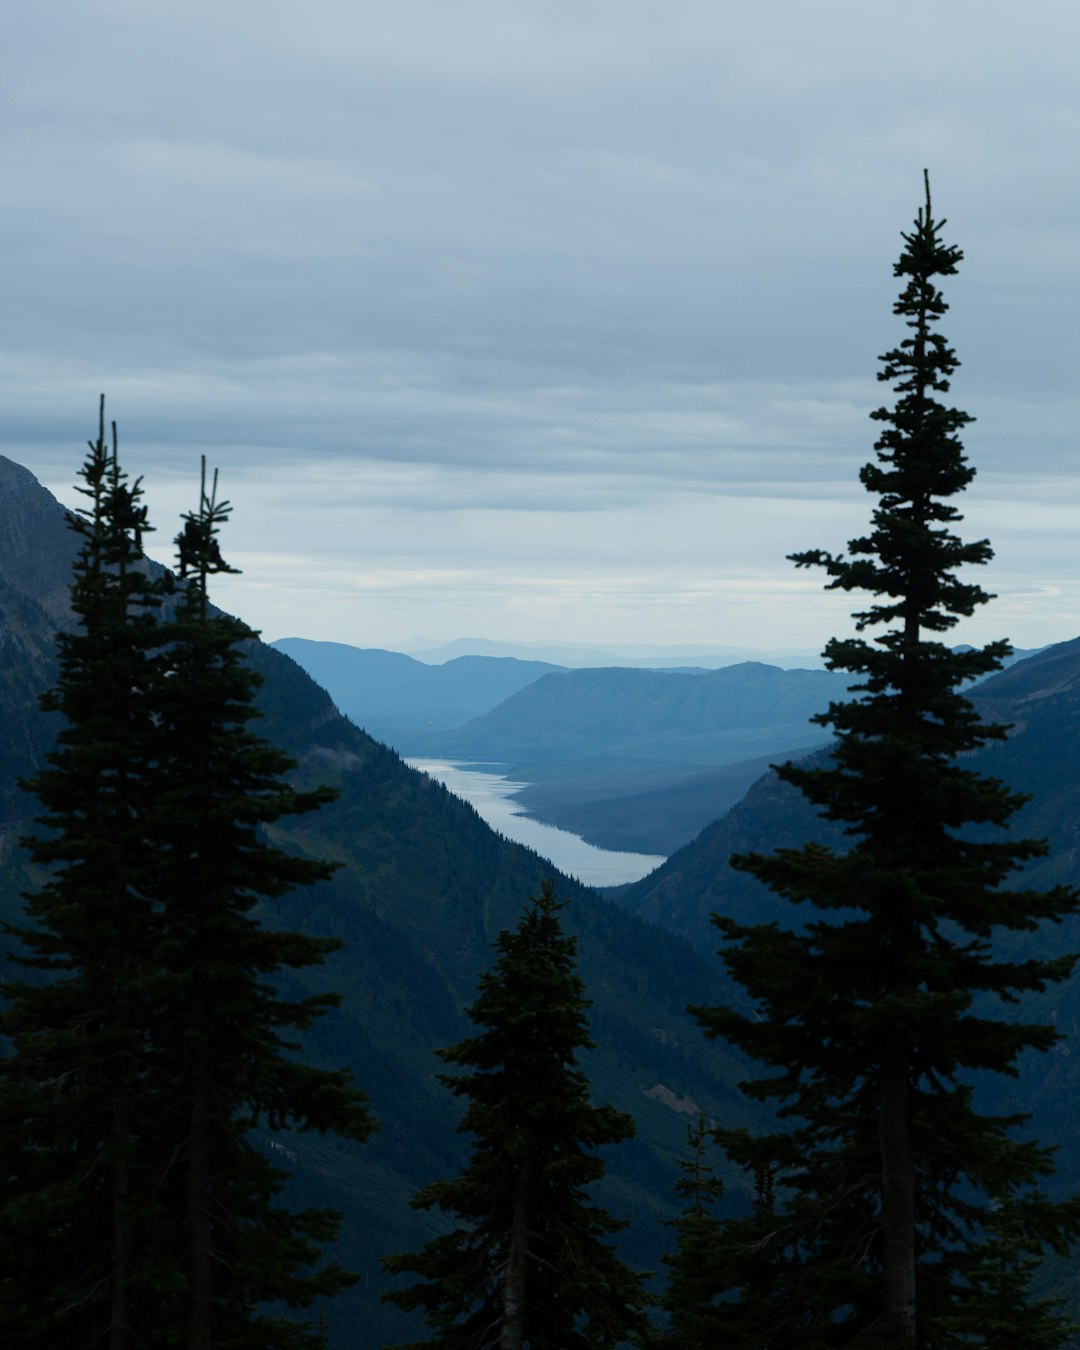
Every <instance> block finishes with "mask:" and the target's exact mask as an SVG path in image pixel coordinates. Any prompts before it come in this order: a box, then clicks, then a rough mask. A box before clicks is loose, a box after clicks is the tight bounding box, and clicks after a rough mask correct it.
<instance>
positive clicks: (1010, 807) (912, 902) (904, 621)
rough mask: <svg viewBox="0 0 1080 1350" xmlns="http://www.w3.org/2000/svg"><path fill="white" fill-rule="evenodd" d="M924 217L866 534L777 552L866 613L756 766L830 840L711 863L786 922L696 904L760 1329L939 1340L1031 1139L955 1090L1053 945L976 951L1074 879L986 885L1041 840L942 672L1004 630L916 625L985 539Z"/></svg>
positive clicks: (788, 1339)
mask: <svg viewBox="0 0 1080 1350" xmlns="http://www.w3.org/2000/svg"><path fill="white" fill-rule="evenodd" d="M943 224H944V222H938V221H935V220H934V218H933V214H932V210H931V202H930V192H929V183H927V189H926V205H925V208H924V209H920V211H919V213H918V216H917V218H916V221H915V226H914V229H913V230H912V231H911V232H910V233H908V234H905V235H904V240H905V248H904V250H903V253H902V256H901V258H900V261H899V262H898V263H897V265H896V268H895V273H896V275H897V276H898V277H900V278H902V279H903V281H904V289H903V292H902V293H901V295H900V298H899V300H898V301H897V303H896V305H895V307H894V312H895V313H896V314H897V315H899V316H901V317H902V318H903V319H904V320H905V322H906V324H907V326H908V329H909V335H908V336H907V337H906V338H905V339H904V340H903V341H902V342H901V343H900V344H899V346H897V347H895V348H894V349H893V350H891V351H889V352H888V353H887V354H886V355H885V356H884V357H883V358H882V360H883V363H884V365H883V369H882V370H881V372H880V374H879V379H881V380H883V381H886V382H896V393H897V395H898V397H897V401H896V404H895V406H894V407H893V408H891V409H890V408H880V409H878V410H877V411H876V412H874V413H873V414H872V417H874V418H875V419H876V420H878V421H880V422H881V423H883V424H884V429H883V432H882V434H881V437H880V439H879V440H878V441H877V443H876V447H875V448H876V450H877V461H876V462H872V463H869V464H867V465H866V466H865V467H864V468H863V470H862V473H861V475H860V476H861V480H862V482H863V485H864V486H865V487H866V489H867V491H869V492H870V493H872V494H875V495H876V496H877V498H878V502H877V505H876V507H875V509H874V512H873V523H872V527H871V530H870V532H869V533H868V534H866V535H865V536H864V537H861V538H858V539H855V540H853V541H852V542H851V544H850V545H849V553H848V554H847V555H846V556H845V555H841V556H833V555H831V554H828V553H825V552H822V551H819V550H814V551H810V552H805V553H799V554H795V555H793V557H794V561H795V562H796V563H797V565H798V566H800V567H808V566H821V567H823V568H824V569H825V570H826V572H827V573H828V576H829V577H830V579H831V580H830V582H829V585H830V588H834V589H835V588H839V589H841V590H844V591H863V592H868V593H869V595H870V596H871V601H870V603H869V604H868V606H867V607H866V608H864V609H862V610H860V611H858V612H857V613H856V614H855V616H854V618H855V622H856V631H857V633H858V634H860V635H861V634H862V633H863V632H864V631H865V630H867V629H870V628H882V627H884V629H885V631H884V632H881V633H879V634H878V635H877V636H876V637H875V638H874V640H873V641H872V642H871V641H868V640H866V639H865V638H863V637H862V636H856V637H855V638H852V639H850V640H835V639H834V640H833V641H831V642H830V643H829V644H828V646H827V647H826V649H825V657H826V664H827V665H828V667H829V668H830V669H832V670H845V671H850V672H852V673H853V674H854V675H855V676H857V677H858V680H857V683H856V684H855V686H854V690H853V692H854V694H855V695H856V696H855V697H853V698H852V699H851V700H850V701H848V702H844V703H837V704H833V705H832V706H831V707H830V708H829V710H828V712H827V713H825V714H823V715H822V716H821V717H820V718H818V719H817V720H819V721H820V722H822V723H823V724H825V725H831V726H832V727H833V729H834V731H835V733H836V741H835V744H834V746H833V749H832V754H831V760H830V761H829V762H828V763H827V764H826V765H825V766H805V765H803V766H797V765H793V764H785V765H783V766H781V767H780V769H779V770H778V772H779V775H780V777H781V778H782V779H783V780H784V781H786V782H788V783H791V784H792V785H794V786H795V787H797V788H798V789H799V790H800V791H801V792H802V793H803V794H804V795H805V796H806V797H807V798H808V799H809V800H810V801H811V802H812V803H813V804H814V805H815V806H816V807H818V808H819V809H820V812H821V814H822V815H823V816H824V817H825V818H826V819H828V820H831V821H837V822H840V823H841V824H842V825H843V828H844V830H845V833H846V834H847V836H848V837H849V839H850V847H849V848H848V849H847V851H840V850H833V849H830V848H827V847H825V846H823V845H821V844H818V843H810V844H807V845H805V846H804V847H802V848H796V849H781V850H779V851H777V852H776V853H774V854H772V855H769V856H763V855H760V854H749V855H746V856H741V857H736V858H734V859H733V860H732V864H733V866H735V867H738V868H742V869H744V870H746V871H748V872H750V873H752V874H753V875H755V876H756V877H758V878H759V879H760V880H761V881H763V882H764V883H766V884H767V885H768V886H769V887H771V888H772V889H773V890H774V891H776V892H777V893H778V894H779V895H780V896H782V897H784V898H785V899H786V900H788V901H791V902H792V903H794V904H796V905H799V904H804V905H808V906H809V907H810V909H811V912H810V913H809V914H808V915H806V916H804V920H803V926H802V927H800V928H798V929H797V930H784V929H781V928H780V926H779V925H778V924H776V923H770V924H763V925H751V926H745V925H740V924H738V923H735V922H733V921H731V920H730V919H726V918H722V917H721V918H717V920H716V922H717V923H718V925H719V927H720V930H721V932H722V933H723V934H724V936H725V938H727V939H729V941H730V944H731V945H729V946H727V947H726V948H725V949H724V950H723V953H722V955H723V959H724V962H725V964H726V965H727V967H728V970H729V971H730V972H731V974H732V975H733V976H734V978H735V979H737V980H738V981H739V983H741V984H742V985H743V986H744V988H745V989H746V990H747V991H748V992H749V994H750V995H751V996H752V998H753V999H754V1001H755V1003H756V1009H757V1010H756V1014H755V1015H754V1016H744V1015H743V1014H741V1013H738V1012H736V1011H734V1010H732V1009H728V1008H714V1009H699V1010H697V1011H698V1013H699V1016H700V1019H701V1021H702V1022H703V1024H704V1026H705V1027H706V1029H707V1031H708V1033H709V1034H710V1035H712V1036H724V1037H726V1038H727V1039H729V1040H730V1041H732V1042H734V1043H735V1044H736V1045H738V1046H739V1047H741V1048H742V1049H743V1050H744V1051H745V1052H747V1053H748V1054H749V1055H750V1056H751V1057H752V1058H753V1059H756V1060H757V1061H759V1062H760V1063H761V1064H763V1065H764V1066H765V1067H766V1068H767V1069H768V1070H770V1071H771V1073H770V1074H769V1076H765V1077H760V1078H757V1079H755V1080H753V1081H752V1082H750V1083H748V1084H746V1085H744V1086H745V1089H746V1091H747V1092H748V1093H749V1095H750V1096H751V1097H753V1098H754V1099H756V1100H758V1101H761V1102H764V1103H772V1104H774V1105H775V1106H776V1107H777V1109H778V1115H779V1117H780V1118H781V1121H782V1122H783V1123H786V1124H787V1125H789V1126H790V1132H788V1133H783V1132H780V1131H779V1130H778V1131H777V1132H776V1133H774V1134H772V1135H769V1136H765V1137H763V1138H754V1137H752V1136H751V1135H750V1134H748V1133H746V1132H728V1133H727V1134H726V1135H724V1143H725V1146H726V1148H727V1151H728V1153H729V1154H730V1156H731V1157H732V1158H733V1159H735V1160H736V1161H737V1162H739V1163H741V1164H743V1165H744V1166H746V1167H748V1168H750V1169H754V1168H756V1167H759V1166H769V1167H772V1168H774V1169H775V1179H776V1183H777V1194H778V1196H780V1197H781V1204H780V1206H779V1213H778V1215H777V1216H776V1222H775V1224H774V1228H773V1239H772V1242H773V1248H774V1250H782V1251H783V1254H784V1260H783V1262H777V1263H775V1267H774V1271H773V1280H772V1286H771V1294H770V1299H769V1307H768V1309H765V1310H764V1311H766V1312H767V1313H768V1314H769V1316H770V1317H771V1318H772V1324H773V1326H774V1328H775V1334H776V1336H777V1338H778V1343H784V1344H796V1343H804V1344H807V1345H815V1344H821V1345H830V1346H832V1345H837V1346H839V1345H850V1344H858V1345H860V1346H862V1345H873V1346H886V1345H889V1346H892V1345H897V1346H903V1347H912V1346H918V1347H920V1350H921V1348H922V1347H935V1346H938V1345H944V1344H948V1343H949V1342H948V1334H947V1333H946V1332H945V1331H944V1330H943V1327H944V1324H945V1319H946V1317H947V1316H949V1315H950V1314H951V1313H952V1312H954V1311H955V1309H956V1308H957V1307H959V1306H960V1305H962V1303H963V1301H964V1299H965V1296H966V1295H965V1282H964V1278H963V1269H964V1264H965V1260H966V1259H967V1255H966V1254H967V1253H968V1251H969V1249H970V1248H971V1247H972V1245H973V1244H976V1245H977V1243H978V1240H979V1238H978V1233H979V1227H980V1224H981V1223H982V1222H983V1221H984V1219H985V1218H986V1204H985V1197H986V1196H987V1195H1005V1196H1016V1195H1023V1194H1027V1193H1028V1192H1029V1191H1030V1190H1031V1188H1032V1187H1033V1186H1034V1184H1035V1183H1036V1182H1037V1180H1038V1179H1039V1178H1041V1177H1045V1176H1046V1175H1047V1174H1049V1172H1050V1171H1051V1150H1050V1149H1047V1148H1044V1147H1041V1146H1039V1145H1038V1144H1037V1143H1034V1142H1020V1141H1019V1140H1017V1138H1016V1137H1015V1134H1014V1127H1015V1126H1017V1125H1019V1124H1021V1123H1022V1122H1023V1120H1024V1119H1025V1117H1023V1116H1020V1115H1017V1116H1010V1117H1000V1116H997V1117H996V1116H992V1115H987V1114H984V1113H982V1112H980V1111H979V1110H978V1109H977V1108H976V1106H975V1104H974V1102H973V1088H972V1086H971V1078H972V1076H973V1075H974V1074H975V1073H976V1072H980V1071H985V1070H990V1071H993V1072H996V1073H1003V1074H1008V1075H1015V1073H1016V1061H1017V1058H1018V1057H1019V1056H1020V1055H1021V1053H1022V1052H1023V1051H1025V1050H1028V1049H1033V1050H1047V1049H1049V1048H1050V1047H1051V1046H1052V1045H1053V1044H1054V1043H1055V1040H1056V1039H1057V1037H1056V1033H1055V1032H1054V1030H1053V1029H1052V1028H1051V1027H1049V1026H1040V1025H1034V1024H1030V1023H1025V1022H1022V1021H1018V1020H1005V1019H1003V1018H1000V1017H998V1016H996V1015H995V1011H996V1010H995V1007H994V1000H995V999H998V1000H1002V1001H1004V1002H1005V1003H1013V1002H1015V1001H1016V1000H1017V999H1018V998H1019V996H1021V995H1023V994H1026V993H1028V992H1037V991H1040V990H1043V989H1045V988H1046V987H1047V985H1048V984H1050V983H1052V982H1055V981H1060V980H1063V979H1065V978H1066V977H1067V976H1068V975H1069V973H1070V972H1071V970H1072V968H1073V964H1074V960H1075V958H1074V957H1072V956H1061V957H1058V958H1056V959H1052V960H1015V961H1013V960H1006V959H1002V958H1000V957H996V956H995V955H994V952H993V950H992V938H993V936H994V934H995V933H997V932H1000V931H1001V930H1012V931H1014V932H1019V933H1024V932H1031V931H1033V930H1034V929H1035V928H1036V926H1037V925H1038V924H1039V923H1041V922H1043V921H1046V920H1049V921H1051V922H1057V921H1059V920H1061V919H1062V918H1063V917H1064V916H1066V915H1070V914H1073V913H1075V912H1076V909H1077V895H1076V892H1075V891H1073V890H1071V889H1068V888H1064V887H1057V888H1054V889H1052V890H1050V891H1047V892H1036V891H1032V890H1024V889H1006V888H1004V885H1003V883H1005V882H1006V881H1007V880H1008V879H1009V878H1010V874H1011V873H1013V872H1014V871H1015V870H1017V869H1018V868H1020V867H1022V865H1023V864H1024V863H1026V862H1027V861H1028V860H1029V859H1031V858H1034V857H1037V856H1039V855H1041V854H1042V853H1044V852H1045V846H1044V845H1042V844H1041V843H1038V842H1034V841H1031V840H1019V839H1013V838H1005V837H1003V831H1002V827H1004V826H1006V825H1007V823H1008V821H1009V819H1010V817H1011V816H1012V815H1013V813H1014V812H1015V811H1016V810H1017V808H1018V807H1019V806H1020V805H1021V804H1022V802H1023V801H1024V798H1023V797H1021V796H1019V795H1018V794H1016V793H1013V792H1011V791H1009V790H1008V788H1007V787H1005V786H1004V785H1003V784H1001V783H1000V782H998V781H996V780H993V779H990V778H988V777H985V776H983V775H980V774H979V773H977V772H976V771H975V770H974V769H973V768H972V767H970V765H969V762H968V761H967V759H966V758H965V757H966V756H967V755H968V754H969V753H970V752H971V751H973V750H975V749H977V748H978V747H979V746H981V745H984V744H985V743H987V742H990V741H996V740H1001V739H1002V738H1003V737H1004V736H1005V735H1006V733H1007V728H1005V727H1002V726H994V725H987V724H984V723H981V722H980V720H979V717H978V715H977V713H976V711H975V709H974V708H973V707H972V705H971V703H970V702H969V701H968V700H967V699H966V698H965V697H964V694H963V693H962V690H963V688H964V687H965V686H966V685H967V684H968V682H969V681H971V680H973V679H975V678H977V677H979V676H981V675H984V674H986V673H987V672H989V671H991V670H993V669H995V668H996V667H998V666H999V664H1000V662H1001V660H1002V658H1003V657H1004V656H1005V655H1006V654H1007V652H1008V650H1009V648H1008V644H1007V643H1005V642H995V643H991V644H990V645H989V646H986V647H983V648H981V649H974V650H953V649H951V648H950V647H949V646H947V645H945V644H944V643H943V642H942V641H940V635H941V634H944V633H947V632H948V631H949V630H950V629H951V628H952V627H953V626H954V625H955V624H956V623H957V621H958V620H959V619H960V618H961V617H966V616H969V615H971V614H972V613H973V612H974V610H975V609H976V607H977V606H979V605H981V604H983V603H985V602H986V601H987V600H988V599H989V598H990V597H989V596H987V595H986V593H985V592H984V591H983V590H982V589H981V588H980V587H978V586H977V585H975V584H973V583H971V582H969V581H966V580H961V579H960V578H959V577H958V576H957V569H959V568H967V567H971V566H973V565H978V564H983V563H986V562H987V561H988V560H989V559H990V557H991V549H990V546H989V544H988V543H987V542H986V541H985V540H982V541H978V542H975V543H965V542H963V541H962V540H961V539H960V538H959V537H958V536H957V535H956V534H955V533H953V526H954V525H955V524H956V523H957V522H958V521H959V520H960V519H961V517H960V514H959V512H958V511H957V509H956V508H955V507H954V506H953V505H952V504H951V502H950V501H949V499H950V498H951V497H953V496H954V495H955V494H956V493H958V492H960V491H962V490H963V489H964V488H965V487H966V486H967V485H968V483H969V482H970V481H971V479H972V477H973V474H974V470H973V469H972V468H971V467H970V465H969V464H968V462H967V460H966V458H965V456H964V453H963V449H962V446H961V443H960V440H959V436H958V433H959V432H960V431H961V430H962V428H963V427H964V425H965V424H966V423H967V422H968V421H969V420H970V418H969V417H968V416H967V414H966V413H963V412H960V411H959V410H957V409H955V408H951V407H948V406H946V405H945V404H944V403H942V402H941V401H939V399H938V397H937V396H938V395H940V394H945V393H947V392H948V389H949V380H950V377H951V376H952V374H953V372H954V370H955V369H956V367H957V365H958V362H957V359H956V356H955V353H954V352H953V351H952V349H951V348H950V347H949V346H948V344H947V342H946V341H945V339H944V338H943V337H942V336H941V335H940V334H939V333H938V332H937V331H936V329H935V327H934V325H935V324H936V322H937V321H938V320H939V319H940V317H941V316H942V315H943V314H944V313H945V311H946V308H947V307H946V305H945V302H944V300H943V298H942V295H941V292H940V290H939V289H938V288H937V285H936V283H935V278H936V277H938V276H947V275H950V274H951V273H953V272H955V270H956V266H957V263H958V262H959V261H960V259H961V257H962V254H961V252H960V250H959V249H957V248H954V247H950V246H947V245H945V244H944V243H942V241H941V238H940V233H939V232H940V229H941V226H942V225H943ZM976 1000H978V1002H977V1003H976ZM1027 1215H1028V1222H1029V1229H1028V1231H1029V1234H1030V1236H1031V1237H1032V1239H1033V1240H1037V1241H1038V1242H1039V1243H1040V1244H1050V1245H1051V1246H1053V1247H1054V1248H1056V1249H1058V1250H1061V1249H1064V1248H1065V1247H1067V1245H1068V1244H1069V1242H1070V1241H1071V1240H1072V1239H1073V1238H1074V1237H1075V1235H1076V1233H1077V1231H1078V1224H1080V1207H1078V1204H1077V1202H1076V1201H1073V1202H1069V1203H1067V1204H1063V1205H1057V1206H1055V1205H1052V1204H1050V1203H1049V1202H1048V1201H1039V1202H1035V1201H1031V1203H1030V1204H1028V1206H1027ZM740 1297H742V1298H744V1299H746V1298H750V1297H752V1293H751V1292H749V1291H747V1290H743V1291H742V1292H741V1294H740Z"/></svg>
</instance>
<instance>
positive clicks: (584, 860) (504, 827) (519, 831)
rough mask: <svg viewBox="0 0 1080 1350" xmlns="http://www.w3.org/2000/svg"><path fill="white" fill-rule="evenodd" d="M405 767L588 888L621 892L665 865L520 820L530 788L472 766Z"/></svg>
mask: <svg viewBox="0 0 1080 1350" xmlns="http://www.w3.org/2000/svg"><path fill="white" fill-rule="evenodd" d="M405 763H406V764H409V765H411V767H412V768H414V769H419V770H420V771H421V773H426V774H430V775H431V777H432V778H435V779H437V780H438V781H439V782H440V783H445V784H446V786H447V787H448V788H449V789H450V791H451V792H452V793H454V795H455V796H457V797H461V798H463V799H464V800H465V801H467V802H468V803H469V804H470V805H471V806H474V807H475V808H476V810H477V812H478V813H479V814H480V815H481V816H483V818H484V819H485V820H486V821H487V823H488V824H489V825H490V826H491V828H492V829H493V830H498V831H499V833H500V834H504V835H506V837H507V839H513V840H514V841H515V843H518V844H526V845H527V846H528V847H529V848H533V849H535V850H536V851H537V853H539V854H541V856H543V857H545V858H550V859H551V861H552V862H553V863H554V864H555V866H556V867H557V868H558V869H559V871H560V872H566V873H568V874H569V875H570V876H572V877H577V879H578V880H579V881H583V882H584V883H585V884H586V885H587V886H620V885H622V883H623V882H625V881H637V880H638V879H639V878H641V877H643V876H645V875H646V873H648V872H651V871H652V870H653V869H654V868H656V867H659V866H660V864H661V863H662V862H663V861H664V859H663V858H662V857H656V856H653V855H652V854H648V853H615V852H613V851H612V850H611V849H606V848H597V847H596V846H595V845H594V844H587V843H586V842H585V840H584V839H582V838H581V837H580V836H579V835H576V834H571V833H570V831H569V830H560V829H557V828H556V827H555V826H554V825H544V824H542V823H541V822H540V821H538V820H531V819H530V818H529V817H528V816H524V815H522V814H521V807H520V806H519V805H518V804H517V803H516V802H515V801H514V797H515V795H516V794H517V793H518V792H520V791H521V789H522V788H523V787H525V786H526V785H525V784H524V783H512V782H511V781H510V780H509V779H508V778H504V777H503V776H502V775H501V774H496V773H480V772H479V771H478V770H477V769H475V768H474V767H473V766H472V765H471V764H468V763H464V764H463V763H450V762H449V761H447V760H443V759H407V760H406V761H405Z"/></svg>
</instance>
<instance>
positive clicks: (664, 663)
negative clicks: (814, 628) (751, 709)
mask: <svg viewBox="0 0 1080 1350" xmlns="http://www.w3.org/2000/svg"><path fill="white" fill-rule="evenodd" d="M402 650H404V651H407V652H408V653H409V655H410V656H415V657H416V659H417V660H418V661H427V662H430V663H433V664H438V663H440V662H443V661H447V660H449V659H450V658H452V657H457V656H514V657H518V658H521V659H523V660H545V661H554V662H555V663H556V664H557V665H560V666H571V667H575V668H581V667H586V666H635V667H638V668H640V669H654V670H672V669H676V670H677V669H684V668H695V669H704V670H715V669H717V668H719V667H720V666H733V665H737V664H738V663H740V662H742V661H764V662H765V663H767V664H768V665H773V666H783V667H792V666H817V665H820V662H821V655H820V653H819V652H816V651H812V650H810V649H809V648H806V649H801V648H794V647H789V648H783V649H781V650H779V651H761V650H758V649H757V648H754V647H716V646H704V647H701V646H685V645H684V646H680V647H676V648H672V647H660V646H656V645H655V644H654V645H641V644H630V645H626V644H624V643H618V644H616V645H614V646H610V647H592V646H583V645H581V644H580V643H572V642H496V641H492V640H491V639H490V638H455V640H454V641H453V642H446V643H443V644H442V645H440V646H434V647H433V646H431V645H430V643H428V642H427V641H425V640H424V639H423V638H416V639H414V640H413V641H411V642H407V643H405V644H403V647H402Z"/></svg>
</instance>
